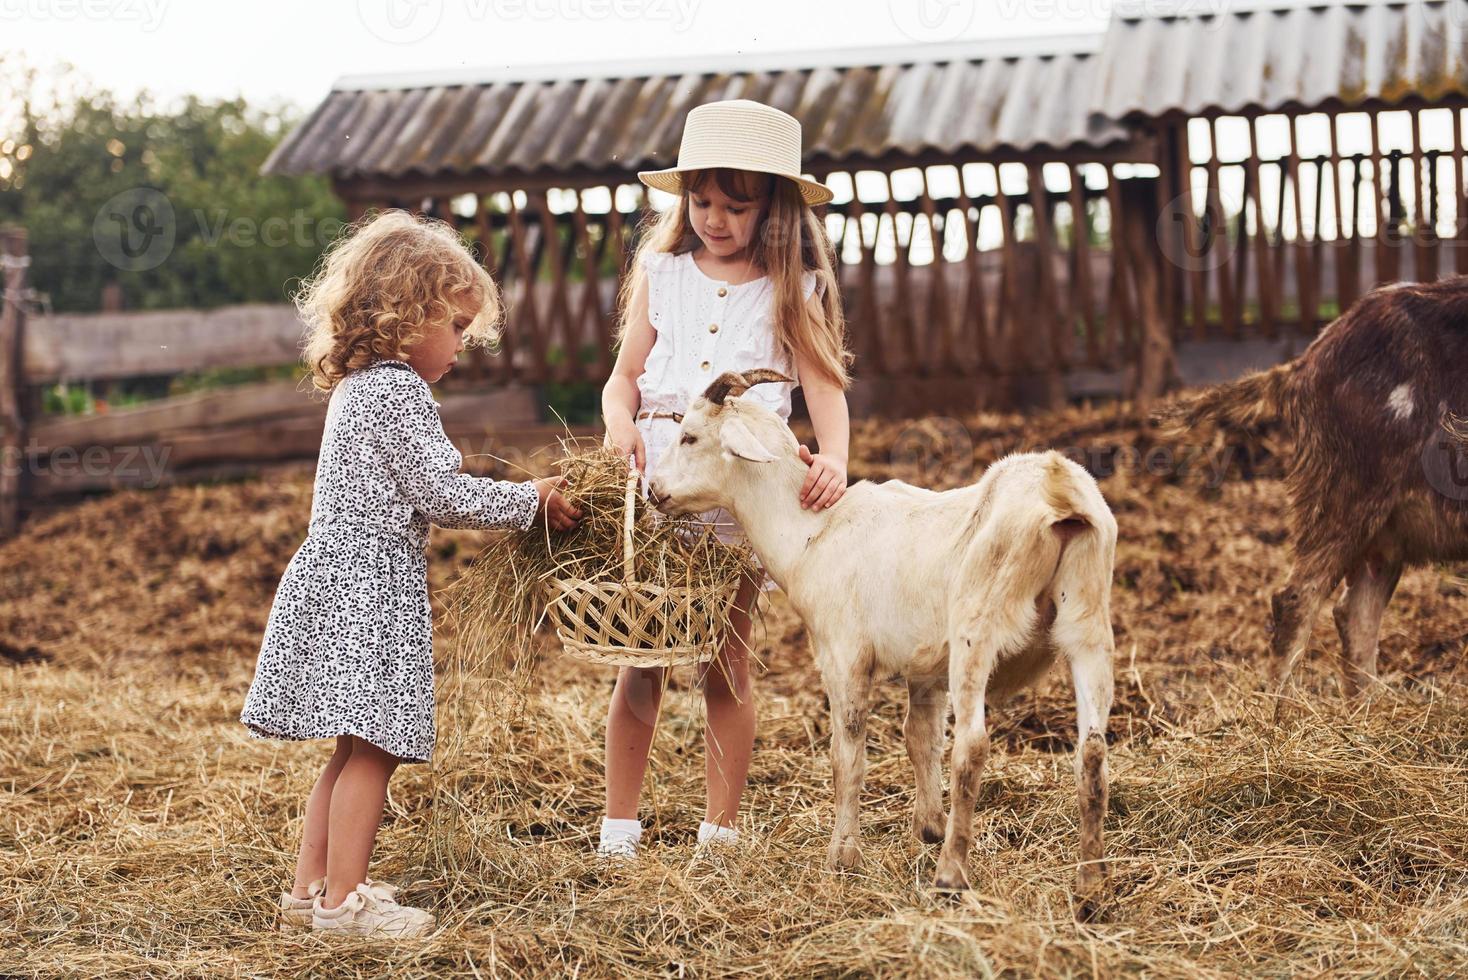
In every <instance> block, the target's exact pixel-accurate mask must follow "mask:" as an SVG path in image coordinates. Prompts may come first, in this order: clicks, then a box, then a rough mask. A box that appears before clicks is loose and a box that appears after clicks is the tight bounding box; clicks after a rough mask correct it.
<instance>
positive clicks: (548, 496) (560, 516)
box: [535, 476, 581, 531]
mask: <svg viewBox="0 0 1468 980" xmlns="http://www.w3.org/2000/svg"><path fill="white" fill-rule="evenodd" d="M565 485H566V478H565V477H564V476H560V477H556V478H555V479H541V480H536V481H535V489H536V491H537V492H539V494H540V513H541V516H543V517H544V518H545V522H546V524H547V525H549V526H550V527H552V528H554V529H555V530H557V531H570V530H573V529H574V528H575V527H576V525H577V524H578V523H579V522H580V520H581V511H580V510H579V509H577V507H576V506H575V505H574V504H572V503H571V502H570V501H569V500H567V499H566V498H565V497H564V496H563V495H562V494H561V490H562V489H563V488H564V487H565Z"/></svg>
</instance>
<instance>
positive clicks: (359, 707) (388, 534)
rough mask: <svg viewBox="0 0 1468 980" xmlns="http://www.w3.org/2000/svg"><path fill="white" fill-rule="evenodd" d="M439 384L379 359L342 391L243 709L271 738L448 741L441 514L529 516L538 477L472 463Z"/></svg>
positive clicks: (495, 520) (473, 523)
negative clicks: (436, 393)
mask: <svg viewBox="0 0 1468 980" xmlns="http://www.w3.org/2000/svg"><path fill="white" fill-rule="evenodd" d="M462 464H463V457H462V456H461V455H460V454H459V451H458V450H457V449H456V448H454V444H453V443H452V442H450V441H449V438H448V436H447V435H445V434H444V430H443V423H442V421H441V420H440V419H439V415H438V403H437V402H436V401H434V399H433V394H432V391H431V390H430V389H429V387H428V383H427V382H426V381H424V380H423V379H422V378H420V377H419V376H418V374H417V372H415V371H414V370H413V369H412V368H411V367H409V366H408V364H407V363H405V362H403V361H398V360H383V359H379V360H377V361H374V362H373V363H372V364H371V365H370V366H368V367H365V368H362V369H361V370H358V371H353V372H352V373H351V374H349V375H347V376H346V377H345V378H343V379H342V380H341V381H340V382H339V383H338V384H337V386H336V388H335V389H334V390H333V391H332V393H331V399H330V401H329V402H328V405H327V412H326V427H325V430H324V432H323V434H322V439H321V454H320V457H319V458H318V460H317V464H316V482H315V488H314V495H313V498H312V501H311V524H310V528H309V531H308V533H307V535H306V539H305V541H304V542H303V543H302V544H301V546H300V548H299V549H298V550H297V551H296V553H295V555H294V556H293V557H292V558H291V560H290V563H289V564H288V565H287V566H286V569H285V573H284V575H282V576H281V580H280V585H279V586H278V587H277V589H276V592H275V600H274V602H273V603H272V604H271V607H270V618H269V621H268V622H267V624H266V627H265V637H264V640H263V641H262V642H261V646H260V658H259V661H258V663H257V664H256V667H255V679H254V681H253V682H252V683H251V685H250V690H249V693H248V694H247V695H246V697H245V706H244V710H243V711H242V712H241V713H240V721H242V722H243V723H244V724H245V725H247V726H249V729H250V734H251V735H253V736H255V737H257V738H280V739H313V738H333V737H335V736H338V735H356V736H358V737H359V738H362V739H365V740H366V741H368V742H371V743H372V744H373V745H376V746H377V747H379V748H381V749H383V750H384V751H386V752H389V753H391V754H392V755H395V756H397V757H398V758H400V759H402V760H404V761H406V762H427V761H428V759H429V757H430V755H431V754H432V751H433V744H434V722H433V714H434V698H433V625H432V620H431V612H430V607H429V603H428V560H427V555H426V553H425V549H426V548H427V546H428V528H429V525H430V524H438V525H440V526H442V527H455V528H502V527H503V528H510V527H514V528H522V529H523V528H527V527H529V526H530V524H531V523H532V522H533V521H534V519H535V515H536V513H537V511H538V510H539V506H540V495H539V494H538V493H537V492H536V489H535V484H534V483H513V482H509V481H500V480H490V479H483V478H480V477H475V476H470V475H469V474H467V473H460V472H459V467H460V466H461V465H462Z"/></svg>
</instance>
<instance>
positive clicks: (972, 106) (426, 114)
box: [262, 33, 1127, 179]
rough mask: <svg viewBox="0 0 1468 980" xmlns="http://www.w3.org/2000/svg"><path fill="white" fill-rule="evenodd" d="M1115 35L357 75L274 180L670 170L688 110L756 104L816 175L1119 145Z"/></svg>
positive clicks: (282, 152)
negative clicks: (1111, 87) (1102, 88)
mask: <svg viewBox="0 0 1468 980" xmlns="http://www.w3.org/2000/svg"><path fill="white" fill-rule="evenodd" d="M1101 37H1102V35H1101V34H1100V33H1093V34H1088V35H1071V36H1052V37H1046V38H1029V39H1019V40H1003V41H986V42H979V43H973V42H970V43H955V44H947V45H934V44H927V45H907V46H903V47H892V48H876V49H872V48H868V49H852V50H846V51H830V50H828V51H819V52H787V53H781V54H764V55H758V56H744V55H740V56H738V57H730V58H727V59H724V62H723V63H722V64H721V63H718V62H717V61H713V60H711V59H709V58H699V59H682V60H679V61H665V62H661V63H650V62H647V61H640V62H635V63H633V62H614V63H608V64H603V65H595V66H580V67H578V66H574V65H558V66H539V67H529V68H525V67H522V68H514V67H511V68H501V69H493V70H481V71H477V72H472V73H463V74H457V75H456V74H453V73H444V72H430V73H416V74H412V75H382V76H352V77H347V78H343V79H341V80H339V81H338V82H337V83H336V85H335V86H333V90H332V92H331V93H330V94H329V95H328V96H327V98H326V100H325V101H324V102H323V103H322V104H321V105H320V106H318V107H317V109H316V110H315V111H314V112H313V113H312V114H311V116H310V117H309V118H308V119H306V120H305V122H303V123H302V124H301V125H300V126H298V127H297V128H296V129H295V130H293V131H292V132H291V133H290V134H289V135H288V136H287V137H286V138H285V140H284V141H283V142H282V143H281V144H280V145H279V146H278V147H277V148H276V150H275V152H274V153H272V154H271V156H270V158H269V159H268V160H267V161H266V162H265V165H264V167H263V168H262V172H263V173H266V174H293V173H326V174H330V175H332V176H335V177H338V178H344V179H351V178H359V177H384V178H403V177H410V176H423V177H441V176H452V175H462V174H486V175H491V176H503V177H518V176H551V175H556V174H564V173H568V172H580V173H604V172H605V173H615V172H621V173H624V174H626V175H627V178H628V179H631V176H632V174H633V173H634V172H635V171H637V170H639V169H650V168H655V167H664V166H671V165H673V163H674V162H675V161H676V159H677V156H678V141H679V138H680V137H681V135H682V130H683V118H684V116H685V115H686V114H687V112H688V110H689V109H690V108H692V107H694V106H696V105H699V104H702V103H704V102H712V101H715V100H717V99H733V98H748V99H757V100H759V101H762V102H767V103H769V104H771V105H774V106H776V107H778V108H781V109H784V110H785V111H786V112H789V113H791V114H792V115H794V116H795V117H796V118H798V119H799V120H800V121H801V124H802V128H803V131H804V132H803V136H804V146H805V158H806V164H807V166H810V167H822V166H826V165H832V164H840V163H842V162H847V161H852V162H859V161H864V160H871V159H875V158H878V157H882V156H885V155H887V154H888V153H892V152H896V153H901V154H909V155H916V154H921V153H929V152H931V153H939V154H950V153H957V152H960V151H962V150H964V149H965V148H969V149H973V150H977V151H980V152H994V151H1001V150H1013V151H1024V150H1032V149H1037V148H1050V149H1063V148H1073V147H1082V146H1085V147H1110V146H1115V145H1121V144H1125V143H1126V142H1127V134H1126V132H1125V131H1124V130H1123V129H1121V128H1120V127H1118V126H1115V125H1112V124H1108V123H1105V122H1102V121H1098V120H1095V119H1093V118H1091V117H1090V115H1089V113H1088V111H1087V107H1086V104H1087V101H1088V98H1089V96H1090V94H1091V93H1092V92H1093V91H1094V89H1093V78H1092V74H1093V69H1094V67H1095V64H1096V57H1095V55H1096V52H1097V51H1098V49H1099V46H1100V42H1101Z"/></svg>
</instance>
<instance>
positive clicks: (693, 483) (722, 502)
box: [648, 368, 800, 514]
mask: <svg viewBox="0 0 1468 980" xmlns="http://www.w3.org/2000/svg"><path fill="white" fill-rule="evenodd" d="M793 380H794V379H793V378H787V377H786V376H785V375H783V374H781V373H780V372H778V371H771V370H768V369H765V368H760V369H758V370H754V371H745V372H744V373H742V374H739V373H736V372H733V371H726V372H725V373H723V374H721V375H719V377H718V378H717V379H716V380H715V381H714V383H713V384H711V385H709V386H708V390H706V391H705V392H704V393H703V394H702V395H700V396H699V397H697V398H695V399H694V400H693V404H692V405H690V406H689V407H688V411H687V412H685V413H684V415H683V425H682V427H681V428H680V429H679V431H678V441H677V443H675V444H674V445H673V447H672V448H671V449H670V450H668V452H667V454H666V455H665V456H664V457H663V459H662V461H661V462H660V463H659V464H658V472H657V475H656V476H654V477H653V478H652V480H651V481H650V483H649V484H648V490H649V491H650V493H651V494H652V499H653V502H654V503H656V504H657V507H658V509H659V510H661V511H662V512H663V513H665V514H693V513H697V512H699V511H704V510H710V509H712V508H714V507H729V506H730V505H731V504H732V494H734V493H736V492H737V489H738V487H739V486H740V485H741V484H743V483H745V482H747V480H748V479H749V477H750V476H751V475H752V474H751V473H750V471H749V467H754V466H760V465H762V464H768V463H773V462H774V461H775V460H777V459H779V458H781V456H790V457H792V458H793V457H795V456H796V454H797V453H798V451H799V448H800V444H799V442H797V441H796V439H795V434H794V433H792V432H791V431H790V427H789V426H787V425H786V424H785V423H784V421H782V420H781V418H780V416H778V415H776V414H775V413H774V412H772V411H770V410H769V409H768V408H765V407H764V406H763V405H757V404H755V403H753V402H749V401H744V400H741V399H740V398H739V396H740V395H742V394H743V393H744V392H746V391H748V390H749V389H750V388H751V387H752V386H754V385H757V384H766V383H768V382H773V381H785V382H788V381H793Z"/></svg>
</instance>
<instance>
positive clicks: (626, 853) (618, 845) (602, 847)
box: [596, 837, 637, 861]
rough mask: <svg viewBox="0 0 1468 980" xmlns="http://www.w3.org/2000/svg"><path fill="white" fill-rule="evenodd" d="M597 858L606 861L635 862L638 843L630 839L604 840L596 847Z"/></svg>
mask: <svg viewBox="0 0 1468 980" xmlns="http://www.w3.org/2000/svg"><path fill="white" fill-rule="evenodd" d="M596 856H597V857H599V858H601V859H602V860H605V861H635V860H637V841H635V840H633V839H632V838H630V837H617V838H613V839H612V840H604V841H602V842H601V843H600V844H598V845H597V846H596Z"/></svg>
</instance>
